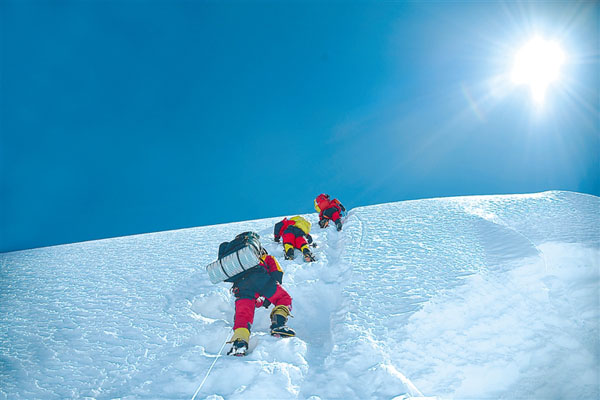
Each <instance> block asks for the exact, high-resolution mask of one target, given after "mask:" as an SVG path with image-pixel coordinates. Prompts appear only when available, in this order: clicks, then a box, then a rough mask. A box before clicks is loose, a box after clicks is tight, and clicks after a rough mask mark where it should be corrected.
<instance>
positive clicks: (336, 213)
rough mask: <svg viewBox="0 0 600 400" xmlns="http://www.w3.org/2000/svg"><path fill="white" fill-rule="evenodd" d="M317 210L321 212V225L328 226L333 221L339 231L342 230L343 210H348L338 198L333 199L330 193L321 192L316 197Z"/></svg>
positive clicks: (322, 226)
mask: <svg viewBox="0 0 600 400" xmlns="http://www.w3.org/2000/svg"><path fill="white" fill-rule="evenodd" d="M315 210H317V212H318V213H319V226H320V227H321V228H326V227H327V225H329V221H330V220H331V221H333V223H334V224H335V226H336V228H337V230H338V231H341V230H342V220H341V214H342V211H346V209H345V208H344V206H343V205H342V203H340V201H339V200H338V199H333V200H331V199H330V197H329V195H328V194H324V193H322V194H320V195H318V196H317V198H316V199H315Z"/></svg>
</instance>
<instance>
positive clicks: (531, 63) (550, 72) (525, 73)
mask: <svg viewBox="0 0 600 400" xmlns="http://www.w3.org/2000/svg"><path fill="white" fill-rule="evenodd" d="M564 61H565V54H564V52H563V51H562V49H561V48H560V45H559V44H558V43H556V42H552V41H547V40H544V39H541V38H539V37H536V38H533V39H532V40H530V41H529V42H527V44H525V45H524V46H523V47H522V48H521V49H520V50H519V51H518V52H517V53H516V56H515V61H514V66H513V70H512V80H513V82H514V83H515V84H518V85H529V87H530V89H531V95H532V97H533V100H534V101H535V102H536V103H537V104H541V103H543V102H544V97H545V96H546V89H547V88H548V85H550V84H551V83H552V82H555V81H556V80H558V78H559V76H560V67H561V66H562V64H563V62H564Z"/></svg>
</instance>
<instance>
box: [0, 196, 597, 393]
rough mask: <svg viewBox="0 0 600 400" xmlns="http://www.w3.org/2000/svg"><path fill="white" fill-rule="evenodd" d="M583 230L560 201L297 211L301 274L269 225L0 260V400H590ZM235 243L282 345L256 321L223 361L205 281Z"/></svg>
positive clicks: (580, 215)
mask: <svg viewBox="0 0 600 400" xmlns="http://www.w3.org/2000/svg"><path fill="white" fill-rule="evenodd" d="M599 216H600V199H598V198H597V197H594V196H588V195H581V194H577V193H571V192H545V193H538V194H530V195H508V196H472V197H456V198H445V199H427V200H418V201H406V202H398V203H388V204H381V205H376V206H369V207H358V208H354V209H352V210H351V211H350V213H349V215H348V218H347V220H346V222H345V225H344V229H343V230H342V231H341V232H337V231H336V230H335V229H334V228H333V227H329V228H328V229H319V227H318V225H317V219H318V218H317V215H316V214H309V215H306V217H307V219H308V220H309V221H311V222H312V223H313V232H312V233H313V237H314V238H315V241H316V242H317V243H318V244H319V246H318V247H317V248H316V249H314V253H315V255H316V257H317V261H316V262H314V263H305V262H303V261H302V260H301V258H300V257H298V259H296V260H291V261H287V260H283V250H282V246H281V245H280V244H277V243H275V242H273V241H272V229H273V226H274V224H275V223H276V222H278V221H279V220H281V218H282V217H277V218H268V219H263V220H256V221H244V222H238V223H232V224H225V225H216V226H209V227H199V228H193V229H185V230H178V231H169V232H158V233H153V234H146V235H137V236H130V237H123V238H116V239H109V240H101V241H94V242H85V243H77V244H72V245H65V246H56V247H49V248H43V249H35V250H29V251H23V252H14V253H5V254H0V277H1V279H0V399H30V398H48V399H54V398H56V399H59V398H97V399H108V398H121V399H139V398H142V399H143V398H152V399H190V398H192V397H194V396H195V397H196V398H202V399H212V400H216V399H244V400H246V399H255V398H256V399H260V398H278V399H310V400H318V399H342V398H343V399H363V398H384V399H395V400H400V399H402V400H405V399H409V398H432V399H433V398H444V399H446V398H478V399H512V398H540V399H542V398H543V399H554V398H598V397H600V367H599V365H600V339H599V338H600V328H599V326H600V300H599V299H600V289H599V288H600V222H599V221H600V218H599ZM247 230H253V231H256V232H258V233H259V234H260V235H261V240H262V242H263V244H264V245H265V247H266V248H267V250H268V251H269V253H271V254H273V255H275V256H276V257H277V258H278V259H279V261H280V262H281V264H282V267H283V269H284V271H285V275H284V278H283V284H284V286H285V287H286V289H287V290H288V291H289V292H290V294H291V295H292V297H293V311H292V312H293V314H294V316H295V317H294V318H291V319H290V321H289V325H290V326H291V327H293V328H294V329H295V330H296V332H297V334H298V336H297V337H295V338H289V339H277V338H273V337H271V336H270V335H269V334H268V327H269V317H268V315H269V312H268V311H267V310H265V309H258V310H257V312H256V317H255V321H254V325H253V329H252V339H251V346H254V349H253V351H252V352H251V353H250V354H249V355H248V356H247V357H245V358H237V357H228V356H226V355H224V354H223V353H224V352H225V349H226V346H224V342H225V341H226V340H227V339H228V338H229V337H230V335H231V326H232V323H233V310H234V298H233V296H232V295H231V294H230V293H229V287H230V284H224V283H221V284H217V285H213V284H211V283H210V281H209V280H208V276H207V274H206V271H204V269H203V267H204V266H205V265H207V264H208V263H209V262H211V261H213V260H214V259H215V258H216V255H217V249H218V246H219V244H220V243H221V242H222V241H225V240H230V239H231V238H233V237H234V236H235V235H236V234H237V233H239V232H243V231H247ZM427 396H429V397H427Z"/></svg>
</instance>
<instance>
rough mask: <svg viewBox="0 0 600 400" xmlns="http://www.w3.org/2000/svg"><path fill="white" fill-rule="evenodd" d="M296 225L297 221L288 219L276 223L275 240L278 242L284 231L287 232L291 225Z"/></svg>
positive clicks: (274, 229)
mask: <svg viewBox="0 0 600 400" xmlns="http://www.w3.org/2000/svg"><path fill="white" fill-rule="evenodd" d="M295 224H296V221H293V220H291V219H287V218H284V219H283V220H281V221H279V222H278V223H276V224H275V228H273V236H274V237H275V240H278V239H279V238H280V237H281V236H282V235H283V231H285V230H286V229H287V228H288V227H289V226H290V225H295Z"/></svg>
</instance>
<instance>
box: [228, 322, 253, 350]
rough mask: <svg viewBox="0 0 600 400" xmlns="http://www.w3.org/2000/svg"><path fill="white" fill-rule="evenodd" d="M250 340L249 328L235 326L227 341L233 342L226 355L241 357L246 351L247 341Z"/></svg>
mask: <svg viewBox="0 0 600 400" xmlns="http://www.w3.org/2000/svg"><path fill="white" fill-rule="evenodd" d="M249 340H250V330H248V329H246V328H237V329H236V330H235V331H233V337H232V338H231V340H230V341H229V342H228V343H233V344H232V345H231V349H229V351H228V352H227V355H228V356H236V357H241V356H245V355H246V353H247V352H248V341H249Z"/></svg>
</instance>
